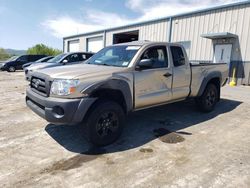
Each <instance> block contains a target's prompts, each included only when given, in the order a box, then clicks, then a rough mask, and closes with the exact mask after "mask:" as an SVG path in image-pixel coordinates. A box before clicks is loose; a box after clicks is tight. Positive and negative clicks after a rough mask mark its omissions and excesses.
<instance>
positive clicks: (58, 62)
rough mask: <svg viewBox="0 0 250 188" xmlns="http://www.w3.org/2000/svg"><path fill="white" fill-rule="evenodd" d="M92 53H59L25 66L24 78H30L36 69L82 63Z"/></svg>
mask: <svg viewBox="0 0 250 188" xmlns="http://www.w3.org/2000/svg"><path fill="white" fill-rule="evenodd" d="M93 55H94V54H93V53H90V52H71V53H64V54H59V55H57V56H55V57H54V58H52V59H50V60H48V61H47V62H43V63H35V64H32V65H30V66H29V67H27V68H25V69H24V72H25V78H26V80H30V78H31V75H32V73H33V72H34V71H36V70H39V69H45V68H52V67H57V66H62V65H72V64H78V63H82V62H84V61H86V60H87V59H89V58H90V57H91V56H93Z"/></svg>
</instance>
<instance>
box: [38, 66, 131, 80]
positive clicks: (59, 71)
mask: <svg viewBox="0 0 250 188" xmlns="http://www.w3.org/2000/svg"><path fill="white" fill-rule="evenodd" d="M124 69H126V68H124V67H112V66H103V65H89V64H77V65H68V66H58V67H54V68H48V69H42V70H39V71H37V72H38V73H42V74H46V75H48V76H50V77H51V78H59V79H85V78H87V79H89V78H92V77H102V76H105V75H107V76H109V75H111V74H113V73H116V72H120V71H124Z"/></svg>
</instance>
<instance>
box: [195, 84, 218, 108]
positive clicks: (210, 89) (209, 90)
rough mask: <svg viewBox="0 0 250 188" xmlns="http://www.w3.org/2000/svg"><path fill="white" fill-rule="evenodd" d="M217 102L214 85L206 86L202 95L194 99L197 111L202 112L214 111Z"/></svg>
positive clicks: (216, 90) (216, 92)
mask: <svg viewBox="0 0 250 188" xmlns="http://www.w3.org/2000/svg"><path fill="white" fill-rule="evenodd" d="M218 100H219V91H218V89H217V87H216V86H215V85H214V84H212V83H211V84H208V85H207V87H206V89H205V90H204V92H203V94H202V95H201V96H200V97H198V98H196V103H197V105H198V107H199V109H200V110H201V111H203V112H211V111H213V110H214V108H215V105H216V103H217V102H218Z"/></svg>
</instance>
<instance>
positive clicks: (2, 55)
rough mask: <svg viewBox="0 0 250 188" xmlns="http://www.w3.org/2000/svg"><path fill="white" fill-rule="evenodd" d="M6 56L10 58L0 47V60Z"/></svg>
mask: <svg viewBox="0 0 250 188" xmlns="http://www.w3.org/2000/svg"><path fill="white" fill-rule="evenodd" d="M8 58H10V55H9V54H8V53H7V52H6V51H5V50H4V49H3V48H0V60H6V59H8Z"/></svg>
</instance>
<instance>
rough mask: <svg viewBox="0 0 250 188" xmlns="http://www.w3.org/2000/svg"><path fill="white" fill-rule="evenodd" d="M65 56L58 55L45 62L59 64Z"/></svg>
mask: <svg viewBox="0 0 250 188" xmlns="http://www.w3.org/2000/svg"><path fill="white" fill-rule="evenodd" d="M64 56H65V54H59V55H57V56H56V57H54V58H52V59H50V60H49V61H47V63H59V62H60V60H61V59H62V58H63V57H64Z"/></svg>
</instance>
